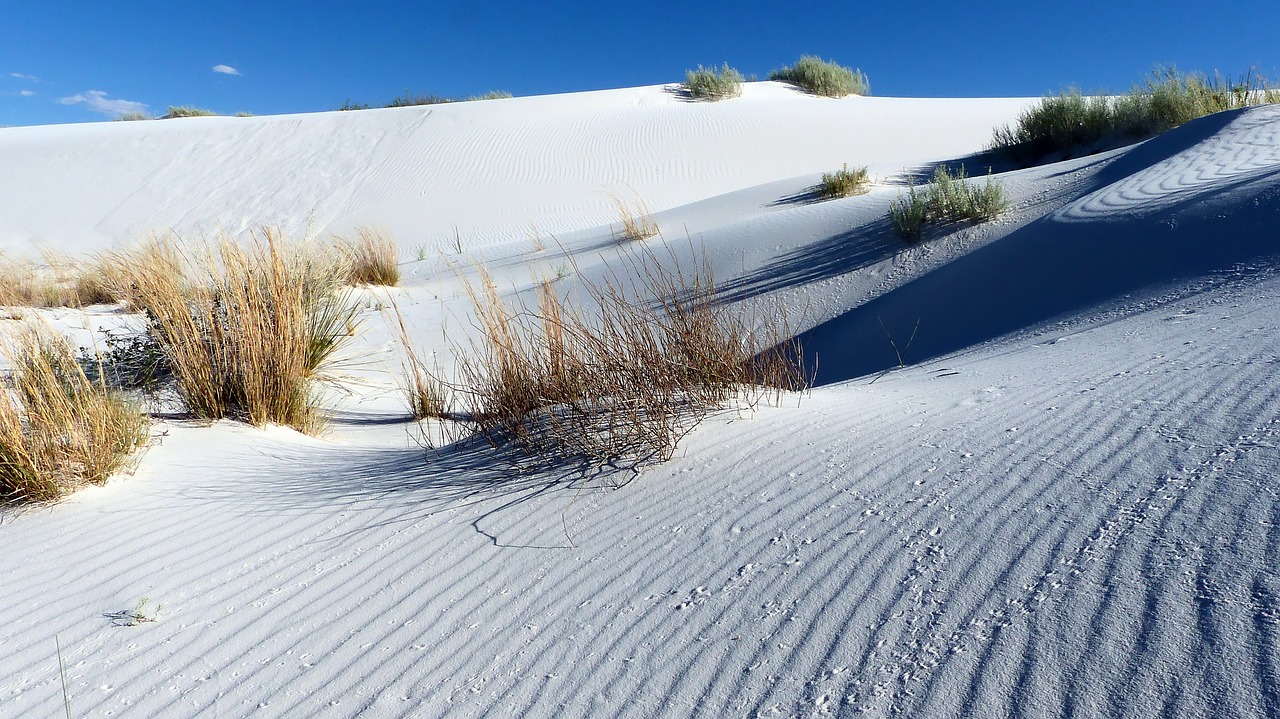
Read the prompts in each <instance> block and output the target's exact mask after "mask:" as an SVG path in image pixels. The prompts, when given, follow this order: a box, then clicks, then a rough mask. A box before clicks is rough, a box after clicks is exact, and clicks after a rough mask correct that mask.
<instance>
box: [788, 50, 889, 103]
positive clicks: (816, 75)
mask: <svg viewBox="0 0 1280 719" xmlns="http://www.w3.org/2000/svg"><path fill="white" fill-rule="evenodd" d="M769 79H770V80H777V81H778V82H786V83H790V84H792V85H795V86H797V87H800V88H802V89H804V90H805V91H806V92H811V93H813V94H815V95H823V96H825V97H844V96H845V95H870V94H871V82H870V81H869V80H867V76H866V75H864V74H863V73H862V71H861V70H853V69H851V68H847V67H844V66H843V65H839V64H837V63H836V62H834V61H832V60H823V59H822V58H820V57H817V56H815V55H805V56H803V57H801V58H800V59H799V60H797V61H796V64H795V65H792V66H791V67H784V68H782V69H781V70H775V71H773V72H771V73H769Z"/></svg>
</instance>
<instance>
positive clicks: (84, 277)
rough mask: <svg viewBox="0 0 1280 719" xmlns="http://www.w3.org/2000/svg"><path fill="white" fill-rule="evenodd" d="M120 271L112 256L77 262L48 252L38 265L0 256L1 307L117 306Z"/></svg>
mask: <svg viewBox="0 0 1280 719" xmlns="http://www.w3.org/2000/svg"><path fill="white" fill-rule="evenodd" d="M120 272H121V268H120V266H119V265H118V263H117V260H116V258H115V257H113V256H112V255H110V254H99V255H94V256H92V257H90V258H88V259H86V260H77V259H73V258H71V257H68V256H66V255H63V254H60V253H57V252H52V251H46V252H43V253H42V257H41V259H40V260H39V261H36V260H32V259H29V258H14V257H10V256H8V255H6V254H4V253H3V252H0V305H2V306H8V307H86V306H88V305H99V304H115V303H116V302H118V301H119V300H120V298H119V296H118V294H117V293H116V291H115V286H116V283H117V281H118V279H119V276H120Z"/></svg>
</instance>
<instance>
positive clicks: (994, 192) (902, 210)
mask: <svg viewBox="0 0 1280 719" xmlns="http://www.w3.org/2000/svg"><path fill="white" fill-rule="evenodd" d="M1008 206H1009V199H1008V197H1007V196H1006V195H1005V192H1004V188H1003V187H1002V186H1001V185H1000V183H998V182H996V181H995V180H993V179H992V177H991V176H990V175H987V182H986V184H985V185H983V186H982V187H978V186H977V185H974V184H973V183H971V182H969V181H968V177H967V176H966V175H965V171H964V168H961V169H960V170H959V171H958V172H956V173H955V174H951V172H950V171H949V170H948V169H947V167H946V166H945V165H939V166H938V167H937V168H936V169H935V170H934V171H933V180H932V181H931V182H930V183H929V184H928V185H925V186H924V187H923V188H920V189H917V188H916V187H915V186H914V185H912V186H911V187H909V188H907V195H906V196H905V197H899V198H898V199H897V200H894V202H893V203H892V204H890V205H889V219H890V220H891V221H892V222H893V227H894V229H895V230H897V231H898V234H899V235H902V236H903V237H906V238H908V239H913V238H918V237H919V236H920V234H921V232H922V231H923V229H924V226H925V225H926V224H938V223H944V222H962V221H965V220H973V221H976V222H983V221H986V220H991V219H994V218H995V217H997V216H999V215H1000V213H1002V212H1004V211H1005V209H1007V208H1008Z"/></svg>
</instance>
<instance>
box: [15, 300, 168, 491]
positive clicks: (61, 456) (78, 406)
mask: <svg viewBox="0 0 1280 719" xmlns="http://www.w3.org/2000/svg"><path fill="white" fill-rule="evenodd" d="M7 340H8V341H7V343H6V344H5V347H4V351H5V355H6V357H7V359H8V361H9V363H10V365H11V366H12V368H13V385H12V389H4V390H0V502H32V501H47V500H55V499H58V498H60V497H62V496H64V495H66V494H67V493H69V492H71V491H73V490H75V489H76V488H78V487H80V486H83V485H85V484H101V483H103V482H105V481H106V479H107V478H108V477H109V476H110V475H111V474H112V473H113V472H115V471H116V470H118V469H120V468H121V467H122V466H123V465H124V464H125V462H126V461H127V459H128V457H129V454H130V453H131V452H132V451H133V450H134V449H135V448H137V447H138V446H140V445H141V444H142V443H143V442H144V441H146V438H147V419H146V418H145V417H144V416H143V415H142V414H141V413H140V412H139V411H138V410H137V409H136V408H135V407H134V406H133V405H131V404H130V403H128V402H126V401H125V400H124V399H123V398H122V397H121V396H119V395H117V394H114V393H112V392H109V391H107V390H106V388H105V386H104V385H103V384H101V383H94V382H91V381H90V380H89V379H88V378H87V377H86V376H85V374H84V371H83V370H82V369H81V367H80V365H79V364H78V363H77V362H76V360H75V357H74V355H73V354H72V351H71V346H70V344H68V343H67V341H66V340H65V339H64V338H62V337H60V336H57V335H55V334H53V333H52V332H51V331H49V330H47V329H45V328H42V327H39V326H35V325H29V326H26V327H23V328H21V329H20V330H19V331H18V332H17V333H16V334H15V335H14V336H12V337H9V338H7Z"/></svg>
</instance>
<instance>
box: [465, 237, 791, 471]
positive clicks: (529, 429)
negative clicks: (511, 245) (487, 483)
mask: <svg viewBox="0 0 1280 719" xmlns="http://www.w3.org/2000/svg"><path fill="white" fill-rule="evenodd" d="M623 264H625V265H627V267H628V269H629V270H631V271H630V272H629V273H628V274H629V276H628V277H625V278H624V277H622V276H619V275H610V276H609V277H608V278H607V279H606V280H605V281H604V282H603V283H601V284H598V285H597V284H593V283H590V282H582V283H580V285H579V286H580V287H581V288H582V289H583V290H584V291H585V293H586V295H587V297H586V299H587V301H588V303H589V304H592V305H595V306H597V307H598V314H596V315H593V314H590V313H588V312H586V311H585V310H584V309H583V308H581V307H578V306H575V305H573V304H571V303H569V301H568V300H566V299H565V298H563V297H561V296H560V295H559V294H558V293H557V291H556V285H555V284H554V283H552V282H549V281H548V282H543V283H541V284H540V285H539V286H538V300H537V306H536V307H527V306H524V305H520V304H517V305H514V306H513V305H509V304H507V303H506V302H505V301H503V299H502V298H501V297H500V296H499V293H498V290H497V288H496V286H495V285H494V283H493V281H492V280H491V278H489V276H488V275H487V274H484V273H482V274H481V279H480V284H479V287H478V288H471V296H472V300H473V302H474V305H475V310H476V315H477V319H478V322H479V327H480V329H481V330H482V335H483V339H482V341H481V343H480V345H479V346H478V347H475V348H473V351H472V352H470V353H468V354H465V355H464V356H463V357H462V358H460V361H459V373H460V376H461V378H462V387H464V388H465V389H464V390H463V394H465V395H467V396H468V397H469V399H470V404H471V407H470V414H469V415H468V416H469V417H470V421H471V422H473V423H474V425H475V427H476V429H477V430H478V431H479V432H480V433H481V434H483V435H484V436H486V437H488V438H489V439H490V440H491V441H493V442H495V443H498V442H504V441H512V442H514V443H516V444H517V445H518V446H519V447H520V448H521V449H523V450H524V451H525V452H526V453H527V454H528V455H529V456H531V457H534V458H539V459H553V460H565V459H569V460H575V459H577V460H586V461H589V462H591V463H593V464H595V465H597V466H604V465H613V466H631V467H638V466H640V465H643V464H647V463H650V462H658V461H664V460H666V459H669V458H670V457H671V455H672V453H673V452H674V451H675V447H676V444H677V442H678V441H679V440H680V439H681V438H682V437H683V436H684V435H685V434H686V433H687V432H688V431H689V430H690V429H692V428H693V427H694V426H695V425H697V424H698V422H700V421H701V420H702V419H703V418H705V417H706V416H707V415H708V414H709V413H710V412H712V411H714V410H715V409H716V408H718V407H720V406H722V405H723V404H724V403H725V402H727V401H729V400H733V399H735V398H736V399H740V400H745V401H748V402H752V403H754V402H756V401H758V400H759V399H760V398H761V397H762V396H763V395H764V394H765V393H767V392H771V391H772V392H779V393H780V392H782V391H783V390H799V389H802V388H803V387H805V386H806V385H807V382H806V378H805V376H804V374H803V370H802V369H801V360H800V348H799V346H798V344H797V343H796V341H795V340H794V339H792V337H791V333H790V332H789V328H788V326H787V321H786V315H785V312H783V311H781V309H780V308H775V309H773V310H771V311H768V312H765V313H763V314H762V315H761V316H759V317H756V318H754V321H751V320H752V319H753V318H748V317H746V316H745V315H743V314H741V313H739V312H736V311H735V310H734V309H732V308H730V307H727V306H725V305H723V304H721V303H719V302H718V301H717V300H716V297H715V285H714V282H713V281H712V278H711V271H710V267H709V265H708V264H707V263H706V261H705V258H704V260H703V261H702V263H701V265H700V266H697V267H696V268H695V269H694V270H693V272H692V273H687V272H686V271H684V270H681V269H679V268H677V267H675V263H674V258H673V261H672V262H671V263H668V264H663V263H660V262H659V261H658V260H657V258H656V256H655V255H654V254H653V253H651V252H644V253H641V254H640V255H633V256H631V257H629V258H625V260H624V263H623Z"/></svg>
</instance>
